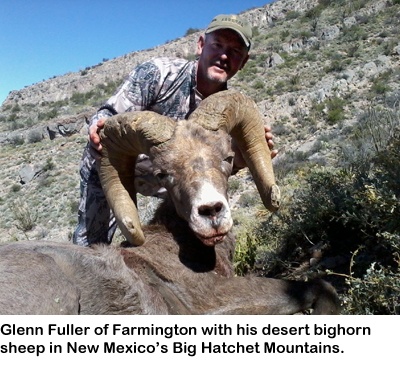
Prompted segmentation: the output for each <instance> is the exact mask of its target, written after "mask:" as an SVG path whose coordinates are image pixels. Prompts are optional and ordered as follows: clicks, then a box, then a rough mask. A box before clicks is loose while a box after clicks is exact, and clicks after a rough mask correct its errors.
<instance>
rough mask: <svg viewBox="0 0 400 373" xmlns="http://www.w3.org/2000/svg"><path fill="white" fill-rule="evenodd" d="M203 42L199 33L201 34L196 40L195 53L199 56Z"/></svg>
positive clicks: (202, 37)
mask: <svg viewBox="0 0 400 373" xmlns="http://www.w3.org/2000/svg"><path fill="white" fill-rule="evenodd" d="M204 43H205V39H204V36H203V35H201V36H200V37H199V40H198V41H197V50H196V53H197V55H198V56H200V55H201V52H202V51H203V48H204Z"/></svg>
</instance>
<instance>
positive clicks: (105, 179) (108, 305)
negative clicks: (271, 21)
mask: <svg viewBox="0 0 400 373" xmlns="http://www.w3.org/2000/svg"><path fill="white" fill-rule="evenodd" d="M261 119H262V118H261V116H260V114H259V113H258V110H257V109H256V107H255V104H254V103H253V102H252V101H251V100H249V99H248V98H246V97H245V96H243V95H241V94H239V93H232V92H221V93H219V94H215V95H213V96H210V98H208V99H206V100H204V101H203V103H202V104H201V105H200V106H199V108H198V109H197V110H196V111H195V112H194V113H193V114H192V115H191V117H190V119H189V120H187V121H180V122H178V123H175V122H173V121H172V120H170V119H168V118H165V117H162V116H159V115H157V114H155V113H149V112H141V113H127V114H122V115H117V116H114V117H112V118H110V119H108V120H107V122H106V124H105V127H104V130H103V132H102V134H101V137H102V143H103V157H102V160H101V162H100V164H99V172H100V177H101V180H102V183H103V186H104V189H105V193H106V195H107V198H108V200H109V202H110V205H111V206H112V208H113V210H114V212H115V215H116V218H117V220H118V222H119V224H120V227H121V229H122V231H123V233H124V234H125V235H126V237H127V239H128V240H129V242H130V243H131V244H133V245H137V246H136V247H117V248H114V247H111V248H110V247H105V246H97V247H93V248H82V247H78V246H74V245H69V244H61V243H52V242H40V241H30V242H25V243H19V242H17V243H11V244H6V245H2V246H0V288H1V289H2V291H1V293H0V313H2V314H20V313H22V314H41V313H45V314H48V313H52V314H53V313H81V314H292V313H296V312H299V311H301V310H305V309H308V308H313V309H314V313H317V314H335V313H338V310H339V306H338V298H337V295H336V292H335V290H334V289H333V287H332V286H331V285H329V284H328V283H326V282H324V281H321V280H317V281H312V282H308V283H302V282H294V281H284V280H276V279H268V278H258V277H234V274H233V266H232V256H233V252H234V248H235V241H234V237H233V235H232V233H231V231H230V230H231V226H232V219H231V216H230V210H229V206H228V204H227V180H228V177H229V175H230V174H231V171H232V159H233V156H234V154H233V152H232V150H231V139H230V136H229V133H230V134H231V135H232V137H233V138H234V140H235V141H236V142H237V144H238V146H239V148H240V149H241V151H242V153H243V155H244V157H245V159H246V162H247V164H248V166H249V168H250V170H251V173H252V175H253V177H254V179H255V182H256V185H257V187H258V190H259V192H260V195H261V196H262V200H263V202H264V204H265V205H266V206H267V207H268V208H270V209H271V210H275V209H277V208H278V206H279V189H278V187H277V186H276V185H275V181H274V176H273V172H272V166H271V159H270V158H271V157H270V153H269V149H268V146H267V145H266V142H265V140H264V131H263V126H262V120H261ZM199 124H201V125H199ZM139 153H145V154H149V155H150V157H151V159H152V160H153V165H154V173H155V175H157V176H158V177H159V179H160V180H161V182H162V183H163V185H164V186H165V187H166V188H167V190H168V193H169V198H168V199H167V200H165V201H164V202H163V203H162V205H161V206H160V207H159V209H158V210H157V211H156V213H155V216H154V218H153V221H152V224H151V225H149V226H145V227H143V229H142V228H141V226H140V222H139V219H138V217H137V211H136V207H135V201H136V193H135V189H134V182H133V181H134V180H133V178H132V166H133V165H134V164H135V161H136V157H137V155H138V154H139Z"/></svg>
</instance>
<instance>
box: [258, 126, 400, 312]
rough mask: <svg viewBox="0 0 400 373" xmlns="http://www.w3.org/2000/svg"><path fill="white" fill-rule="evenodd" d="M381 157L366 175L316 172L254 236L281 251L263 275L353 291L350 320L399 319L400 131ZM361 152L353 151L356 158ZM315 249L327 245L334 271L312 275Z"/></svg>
mask: <svg viewBox="0 0 400 373" xmlns="http://www.w3.org/2000/svg"><path fill="white" fill-rule="evenodd" d="M375 131H379V128H375ZM382 146H383V144H382ZM379 149H380V148H379V147H378V148H376V149H375V152H370V153H368V154H369V157H368V159H366V160H364V165H363V166H362V167H354V166H353V167H352V168H351V169H345V168H340V167H338V168H336V169H332V170H326V169H325V168H319V167H316V168H314V169H313V170H312V171H311V172H310V173H309V174H308V175H307V176H306V178H305V180H304V184H302V187H301V188H298V190H297V191H296V192H295V194H294V195H293V197H292V199H291V200H292V202H291V204H290V205H289V206H288V207H287V208H286V209H284V210H283V211H280V212H279V213H278V214H277V217H275V218H274V219H272V218H270V219H268V220H266V221H264V222H263V223H262V224H260V226H259V227H258V228H257V232H256V233H255V235H256V236H257V238H258V240H259V241H260V242H261V243H263V244H264V245H269V246H271V245H272V246H273V247H271V249H274V248H275V247H281V250H280V251H279V252H278V253H276V254H273V255H272V254H271V251H269V252H267V254H266V255H265V262H264V269H263V273H264V274H267V275H269V276H279V277H282V276H285V277H287V278H294V279H296V278H297V279H298V278H299V276H300V275H302V276H306V277H307V278H310V277H311V278H312V277H315V276H321V275H323V274H324V273H325V274H327V275H330V279H331V281H334V282H335V284H337V285H338V287H339V288H342V289H347V293H346V294H345V296H344V299H345V301H346V303H345V311H344V312H345V313H361V314H398V313H399V311H400V308H399V307H400V299H399V285H400V272H399V264H400V198H399V197H400V131H399V130H398V127H397V131H396V132H395V133H392V135H391V136H390V137H389V138H387V141H386V146H384V150H383V151H380V150H379ZM357 151H358V149H357V148H354V149H353V154H354V153H356V152H357ZM354 155H355V154H354ZM359 158H361V157H358V156H357V155H355V157H354V159H355V160H356V159H359ZM271 237H274V239H273V240H272V239H271ZM317 243H323V244H324V250H323V258H327V259H328V260H329V259H331V262H333V263H337V264H333V265H332V264H331V265H330V266H331V267H329V266H328V264H327V263H329V261H328V262H325V264H323V263H324V262H323V261H322V262H321V265H319V266H315V267H310V264H309V263H310V258H311V257H312V254H311V251H312V250H313V248H314V247H315V246H316V244H317ZM310 250H311V251H310ZM339 259H340V260H339ZM326 266H328V267H326ZM326 268H334V271H327V270H326Z"/></svg>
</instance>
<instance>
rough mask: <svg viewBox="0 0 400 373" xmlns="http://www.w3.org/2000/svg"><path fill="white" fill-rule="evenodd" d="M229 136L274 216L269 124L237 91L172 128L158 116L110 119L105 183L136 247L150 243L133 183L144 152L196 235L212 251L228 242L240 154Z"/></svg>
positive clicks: (213, 99) (102, 165) (102, 167)
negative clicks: (230, 190) (231, 186)
mask: <svg viewBox="0 0 400 373" xmlns="http://www.w3.org/2000/svg"><path fill="white" fill-rule="evenodd" d="M229 135H231V136H232V137H233V138H234V140H235V142H236V143H237V145H238V147H239V149H240V150H241V152H242V154H243V156H244V158H245V160H246V162H247V165H248V166H249V169H250V171H251V173H252V175H253V178H254V180H255V183H256V185H257V188H258V191H259V193H260V195H261V198H262V200H263V203H264V205H265V206H266V207H267V208H268V209H270V210H271V211H275V210H276V209H278V207H279V202H280V193H279V188H278V187H277V186H276V184H275V179H274V174H273V169H272V163H271V154H270V150H269V148H268V145H267V143H266V141H265V134H264V128H263V120H262V117H261V115H260V113H259V112H258V109H257V107H256V105H255V103H254V102H253V101H252V100H250V99H249V98H248V97H246V96H244V95H242V94H240V93H238V92H232V91H224V92H220V93H216V94H214V95H212V96H210V97H209V98H207V99H205V100H204V101H203V102H202V103H201V104H200V105H199V107H198V108H197V109H196V110H195V111H194V112H193V113H192V115H191V117H190V118H189V120H187V121H180V122H174V121H173V120H172V119H170V118H167V117H164V116H161V115H159V114H156V113H153V112H132V113H126V114H120V115H116V116H114V117H112V118H110V119H108V120H107V121H106V123H105V126H104V129H103V130H102V131H101V133H100V137H101V141H102V144H103V154H102V155H103V157H102V159H101V160H100V162H98V168H99V175H100V180H101V182H102V185H103V189H104V191H105V194H106V197H107V200H108V202H109V204H110V207H111V208H112V209H113V211H114V214H115V217H116V219H117V221H118V223H119V226H120V228H121V230H122V233H123V234H124V235H125V237H126V238H127V239H128V241H129V242H130V243H131V244H133V245H141V244H143V242H144V236H143V233H142V230H141V227H140V222H139V218H138V215H137V210H136V206H135V203H136V191H135V190H134V182H133V179H134V165H135V163H136V157H137V155H138V154H141V153H144V154H148V155H150V158H151V159H152V161H153V165H154V172H155V175H156V176H157V177H158V178H159V179H160V181H161V183H162V184H163V185H164V186H165V187H166V188H167V190H168V193H169V195H170V198H171V199H172V201H173V202H174V204H175V208H176V210H177V213H178V214H179V215H180V216H181V217H182V218H183V219H185V220H186V221H187V222H188V223H189V226H190V228H191V229H192V230H193V232H194V233H195V234H196V235H197V237H199V239H200V240H202V241H203V243H204V244H206V245H214V244H216V243H218V242H220V241H221V240H223V238H224V237H225V235H226V234H227V233H228V231H229V230H230V228H231V226H232V219H231V216H230V210H229V206H228V203H227V196H226V190H227V179H228V177H229V175H230V173H231V170H232V161H233V155H234V153H233V152H232V150H231V144H230V137H229ZM189 139H190V140H189Z"/></svg>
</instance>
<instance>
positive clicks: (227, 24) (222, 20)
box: [205, 14, 253, 48]
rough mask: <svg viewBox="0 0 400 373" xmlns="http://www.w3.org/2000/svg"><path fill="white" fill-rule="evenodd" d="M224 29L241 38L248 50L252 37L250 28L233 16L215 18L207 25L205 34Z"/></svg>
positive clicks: (223, 15)
mask: <svg viewBox="0 0 400 373" xmlns="http://www.w3.org/2000/svg"><path fill="white" fill-rule="evenodd" d="M224 28H229V29H231V30H233V31H236V32H237V33H238V34H239V35H240V36H241V37H242V39H243V41H244V43H245V44H246V46H247V47H248V48H250V45H251V38H252V37H253V31H252V30H251V26H250V25H249V24H248V23H247V22H246V21H244V20H243V19H241V18H240V17H239V16H237V15H235V14H228V15H225V14H220V15H218V16H216V17H215V18H214V19H213V20H212V21H211V23H210V24H209V25H208V27H207V29H206V32H205V33H206V34H208V33H210V32H213V31H216V30H220V29H224Z"/></svg>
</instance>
